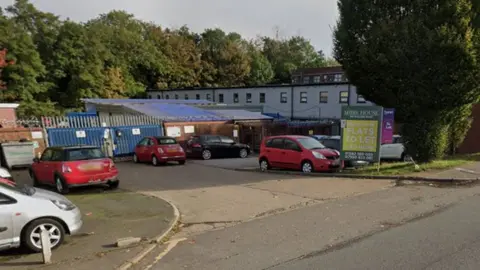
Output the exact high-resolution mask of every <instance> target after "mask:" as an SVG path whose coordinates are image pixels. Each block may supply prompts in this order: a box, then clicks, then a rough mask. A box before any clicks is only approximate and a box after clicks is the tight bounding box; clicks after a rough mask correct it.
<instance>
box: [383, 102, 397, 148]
mask: <svg viewBox="0 0 480 270" xmlns="http://www.w3.org/2000/svg"><path fill="white" fill-rule="evenodd" d="M394 124H395V109H383V118H382V144H384V143H392V141H393V126H394Z"/></svg>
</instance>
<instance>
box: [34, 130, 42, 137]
mask: <svg viewBox="0 0 480 270" xmlns="http://www.w3.org/2000/svg"><path fill="white" fill-rule="evenodd" d="M32 139H43V133H42V132H41V131H32Z"/></svg>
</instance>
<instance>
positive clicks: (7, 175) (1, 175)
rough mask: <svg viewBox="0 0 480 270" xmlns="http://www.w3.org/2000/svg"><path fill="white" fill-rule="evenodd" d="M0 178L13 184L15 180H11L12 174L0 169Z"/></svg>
mask: <svg viewBox="0 0 480 270" xmlns="http://www.w3.org/2000/svg"><path fill="white" fill-rule="evenodd" d="M0 178H3V179H7V180H10V181H12V182H15V179H13V177H12V174H11V173H10V172H9V171H8V170H7V169H5V168H3V167H0Z"/></svg>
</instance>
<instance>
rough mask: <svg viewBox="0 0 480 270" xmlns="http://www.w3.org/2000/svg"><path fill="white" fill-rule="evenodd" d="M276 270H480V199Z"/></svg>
mask: <svg viewBox="0 0 480 270" xmlns="http://www.w3.org/2000/svg"><path fill="white" fill-rule="evenodd" d="M270 269H272V270H281V269H282V270H283V269H285V270H287V269H389V270H392V269H431V270H434V269H435V270H441V269H461V270H464V269H472V270H473V269H480V197H478V196H475V197H471V198H470V199H468V200H466V201H464V202H462V203H460V204H458V205H455V206H453V207H452V208H450V209H447V210H446V211H445V212H443V213H440V214H437V215H434V216H432V217H429V218H426V219H422V220H419V221H416V222H412V223H409V224H407V225H404V226H401V227H397V228H394V229H391V230H388V231H385V232H383V233H379V234H377V235H375V236H372V237H370V238H367V239H365V240H363V241H359V242H358V243H354V244H352V245H350V246H348V247H347V248H344V249H341V250H337V251H332V252H330V253H327V254H312V255H311V256H307V257H306V258H302V259H297V260H293V261H291V262H289V263H284V264H281V265H278V266H277V267H272V268H270Z"/></svg>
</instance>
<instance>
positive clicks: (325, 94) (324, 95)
mask: <svg viewBox="0 0 480 270" xmlns="http://www.w3.org/2000/svg"><path fill="white" fill-rule="evenodd" d="M320 103H328V92H327V91H322V92H320Z"/></svg>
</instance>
